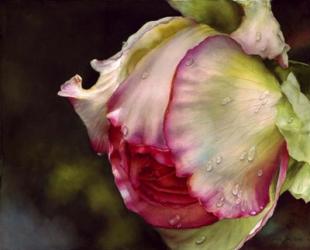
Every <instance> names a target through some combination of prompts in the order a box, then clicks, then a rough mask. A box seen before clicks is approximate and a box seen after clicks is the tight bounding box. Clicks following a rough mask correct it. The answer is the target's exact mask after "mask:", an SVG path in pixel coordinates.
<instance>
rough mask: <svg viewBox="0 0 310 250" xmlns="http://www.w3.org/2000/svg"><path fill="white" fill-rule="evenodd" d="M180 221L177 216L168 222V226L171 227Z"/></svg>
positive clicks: (179, 217)
mask: <svg viewBox="0 0 310 250" xmlns="http://www.w3.org/2000/svg"><path fill="white" fill-rule="evenodd" d="M180 220H181V216H180V215H178V214H177V215H175V216H174V217H172V218H171V219H170V220H169V224H170V225H171V226H175V225H177V224H178V223H179V222H180ZM178 225H179V224H178Z"/></svg>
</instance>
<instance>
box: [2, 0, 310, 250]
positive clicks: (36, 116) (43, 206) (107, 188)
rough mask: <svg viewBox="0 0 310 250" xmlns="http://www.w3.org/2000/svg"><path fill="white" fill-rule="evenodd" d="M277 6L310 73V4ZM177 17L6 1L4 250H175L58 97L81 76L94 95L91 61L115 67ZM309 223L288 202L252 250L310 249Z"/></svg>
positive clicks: (37, 0)
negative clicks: (122, 53)
mask: <svg viewBox="0 0 310 250" xmlns="http://www.w3.org/2000/svg"><path fill="white" fill-rule="evenodd" d="M273 3H274V11H275V15H276V16H277V18H278V19H279V20H280V23H281V25H282V27H283V30H284V34H285V36H286V38H287V41H288V43H289V44H290V45H291V46H292V47H293V49H292V51H291V52H290V55H291V58H293V59H295V60H302V61H304V62H308V63H309V62H310V30H309V29H310V28H309V27H310V3H309V1H308V0H295V1H289V0H274V1H273ZM171 15H177V12H175V11H174V10H173V9H172V8H171V7H170V6H169V5H168V4H167V3H166V2H165V1H164V0H117V1H114V0H100V1H99V0H88V1H87V0H75V1H73V0H72V1H70V0H67V1H64V0H63V1H60V0H58V1H56V0H54V1H52V0H24V1H22V0H20V1H17V0H11V1H9V0H8V1H1V3H0V18H1V19H0V23H1V54H0V55H1V69H0V70H1V75H0V76H1V97H0V102H1V103H0V104H1V106H0V111H1V114H0V115H1V137H0V139H1V150H0V153H1V165H2V168H1V174H2V175H1V196H0V197H1V200H0V211H1V213H0V249H1V250H97V249H98V250H153V249H154V250H155V249H156V250H164V249H166V247H165V245H164V244H163V243H162V241H161V239H160V237H159V235H158V234H157V233H156V232H155V231H153V229H152V227H150V226H149V225H147V224H145V223H144V222H143V220H142V219H140V218H139V217H138V216H136V215H135V214H133V213H131V212H129V211H128V210H127V209H126V208H125V207H124V205H123V203H122V200H121V198H120V195H119V193H118V191H117V189H116V187H115V186H114V183H113V177H112V173H111V170H110V167H109V163H108V161H107V158H106V157H105V156H103V157H98V156H97V155H96V154H95V153H93V152H92V150H91V149H90V146H89V143H88V137H87V133H86V130H85V128H84V126H83V124H82V122H81V121H80V119H79V118H78V117H77V115H76V114H75V113H74V111H73V109H72V107H71V105H70V104H69V103H68V102H67V101H66V100H65V99H63V98H60V97H58V96H57V95H56V93H57V91H58V90H59V86H60V85H61V84H62V83H63V82H64V81H65V80H67V79H69V78H70V77H71V76H73V75H74V74H75V73H78V74H80V75H81V76H82V77H83V79H84V83H83V84H84V86H85V87H90V86H91V85H92V84H93V83H94V82H95V81H96V79H97V76H98V75H97V73H96V72H95V71H93V70H92V69H91V68H90V66H89V61H90V60H91V59H94V58H97V59H104V58H108V57H110V56H111V55H113V54H114V53H116V52H117V51H119V49H120V47H121V44H122V42H123V41H124V40H126V39H127V37H128V36H129V35H131V34H132V33H134V32H136V31H137V29H138V28H140V27H141V26H142V25H143V24H144V23H145V22H147V21H150V20H155V19H159V18H161V17H165V16H171ZM309 213H310V206H309V205H305V204H304V203H303V202H302V201H297V200H294V199H293V198H292V197H291V196H290V195H288V194H286V195H283V196H282V197H281V199H280V202H279V205H278V208H277V210H276V213H275V215H274V217H273V218H272V219H271V220H270V222H269V223H268V225H267V226H266V227H265V228H264V230H263V231H261V232H260V233H259V234H258V235H257V236H256V237H255V238H254V239H253V240H251V241H250V242H248V243H247V244H246V245H245V246H244V248H243V249H246V250H261V249H263V250H269V249H274V250H276V249H279V250H299V249H300V250H302V249H304V250H305V249H310V217H309V216H308V214H309ZM219 250H221V249H219Z"/></svg>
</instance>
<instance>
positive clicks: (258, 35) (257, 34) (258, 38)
mask: <svg viewBox="0 0 310 250" xmlns="http://www.w3.org/2000/svg"><path fill="white" fill-rule="evenodd" d="M260 40H262V33H260V32H257V33H256V42H259V41H260Z"/></svg>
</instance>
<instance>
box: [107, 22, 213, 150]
mask: <svg viewBox="0 0 310 250" xmlns="http://www.w3.org/2000/svg"><path fill="white" fill-rule="evenodd" d="M214 33H215V31H213V30H212V29H211V28H210V27H208V26H206V25H194V24H193V25H192V26H191V27H189V28H187V29H185V30H183V31H181V32H178V33H177V34H176V35H175V36H174V37H173V38H171V39H170V40H169V41H168V42H167V43H165V44H163V45H162V46H160V47H158V48H156V49H154V50H153V51H152V52H150V53H149V54H148V55H147V56H146V57H144V58H143V59H142V60H141V61H140V63H139V64H138V65H137V67H136V70H135V71H133V72H132V74H131V75H130V76H129V77H128V78H127V79H126V81H125V82H124V83H123V84H122V85H121V86H120V87H119V88H118V89H117V90H116V92H115V93H114V94H113V96H112V97H111V99H110V100H109V111H110V112H109V114H108V118H109V119H110V121H111V123H112V124H113V125H114V126H115V127H118V126H122V127H123V133H124V137H125V139H126V140H127V141H128V142H130V143H131V144H135V145H150V146H153V147H156V148H160V149H167V146H166V142H165V139H164V136H163V117H164V114H165V110H166V107H167V104H168V100H169V94H170V88H171V81H172V78H173V75H174V72H175V69H176V66H177V64H178V63H179V61H180V60H181V59H182V58H183V56H184V55H185V53H186V51H187V50H188V49H190V48H192V47H194V46H195V45H197V44H198V43H199V42H200V41H202V40H203V39H204V38H205V37H207V36H208V35H210V34H214Z"/></svg>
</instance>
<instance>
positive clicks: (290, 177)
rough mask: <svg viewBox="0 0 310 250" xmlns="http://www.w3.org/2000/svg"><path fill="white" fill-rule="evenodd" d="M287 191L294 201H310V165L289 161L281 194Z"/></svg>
mask: <svg viewBox="0 0 310 250" xmlns="http://www.w3.org/2000/svg"><path fill="white" fill-rule="evenodd" d="M285 191H289V192H290V193H291V194H292V195H293V196H294V197H295V198H296V199H303V200H304V201H305V202H309V201H310V165H309V164H308V163H301V162H297V161H295V160H293V159H291V161H290V164H289V168H288V171H287V174H286V179H285V183H284V185H283V187H282V190H281V193H283V192H285Z"/></svg>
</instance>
